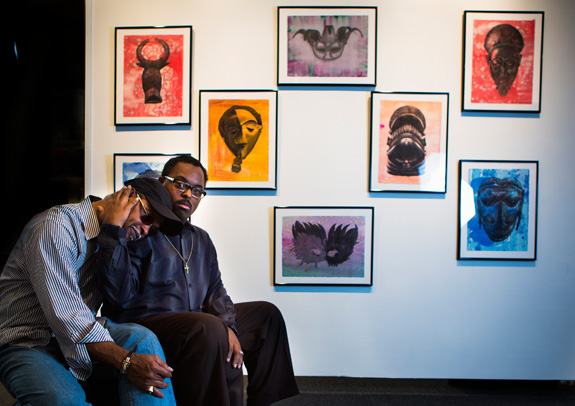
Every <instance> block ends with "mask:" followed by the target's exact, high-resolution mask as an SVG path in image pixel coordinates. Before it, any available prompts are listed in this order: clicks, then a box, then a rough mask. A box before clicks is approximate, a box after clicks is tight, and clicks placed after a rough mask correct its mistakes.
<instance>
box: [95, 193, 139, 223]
mask: <svg viewBox="0 0 575 406" xmlns="http://www.w3.org/2000/svg"><path fill="white" fill-rule="evenodd" d="M137 204H138V197H137V196H136V191H135V190H134V189H133V188H132V187H131V186H124V187H123V188H122V189H120V190H118V191H117V192H116V193H114V194H113V195H111V196H109V197H107V198H106V206H105V207H104V211H103V213H102V216H101V218H100V220H101V222H102V223H108V224H113V225H116V226H120V227H122V226H123V225H124V223H125V222H126V220H127V219H128V217H129V216H130V213H131V212H132V210H133V209H134V207H135V206H136V205H137Z"/></svg>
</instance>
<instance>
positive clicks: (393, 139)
mask: <svg viewBox="0 0 575 406" xmlns="http://www.w3.org/2000/svg"><path fill="white" fill-rule="evenodd" d="M448 111H449V94H448V93H400V92H398V93H378V92H372V93H371V145H370V169H369V191H370V192H431V193H445V192H446V183H447V127H448Z"/></svg>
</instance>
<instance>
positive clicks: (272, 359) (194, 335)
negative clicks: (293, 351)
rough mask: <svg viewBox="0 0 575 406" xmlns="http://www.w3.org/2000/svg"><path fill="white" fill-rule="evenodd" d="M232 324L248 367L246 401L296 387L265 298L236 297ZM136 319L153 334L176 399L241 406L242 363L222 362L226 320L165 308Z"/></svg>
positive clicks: (283, 336)
mask: <svg viewBox="0 0 575 406" xmlns="http://www.w3.org/2000/svg"><path fill="white" fill-rule="evenodd" d="M235 309H236V328H237V331H238V339H239V341H240V344H241V346H242V350H243V352H244V362H245V365H246V369H247V370H248V382H249V384H248V388H247V394H248V401H247V403H248V405H250V406H264V405H269V404H271V403H273V402H276V401H278V400H281V399H285V398H287V397H290V396H294V395H297V394H298V393H299V391H298V388H297V384H296V382H295V378H294V373H293V366H292V363H291V355H290V351H289V343H288V338H287V331H286V327H285V322H284V320H283V317H282V315H281V312H280V311H279V310H278V309H277V307H275V306H274V305H273V304H271V303H268V302H249V303H238V304H236V305H235ZM138 323H140V324H142V325H144V326H146V327H148V328H149V329H150V330H152V331H153V332H154V333H156V335H157V336H158V339H159V340H160V343H161V344H162V347H163V349H164V353H165V355H166V361H167V363H168V365H170V366H171V367H172V368H174V372H173V376H172V384H173V386H174V392H175V395H176V401H177V403H178V405H181V406H186V405H206V406H208V405H209V406H212V405H218V406H227V405H231V406H242V404H243V377H242V370H241V369H233V368H232V367H231V365H230V363H227V362H226V357H227V353H228V348H229V342H228V331H227V326H226V325H225V324H224V323H223V321H221V320H220V319H219V318H217V317H215V316H212V315H210V314H206V313H197V312H194V313H192V312H188V313H169V314H161V315H156V316H151V317H146V318H144V319H141V320H139V321H138Z"/></svg>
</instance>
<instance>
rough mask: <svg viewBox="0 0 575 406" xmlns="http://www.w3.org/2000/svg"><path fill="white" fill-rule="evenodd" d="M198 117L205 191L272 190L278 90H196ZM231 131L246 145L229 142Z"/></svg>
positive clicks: (273, 184)
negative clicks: (197, 94) (239, 135)
mask: <svg viewBox="0 0 575 406" xmlns="http://www.w3.org/2000/svg"><path fill="white" fill-rule="evenodd" d="M199 111H200V122H199V124H200V125H199V128H200V129H199V135H200V136H199V151H200V160H201V161H202V164H203V165H204V166H205V168H206V170H207V171H208V179H210V181H209V183H208V185H207V187H206V189H211V190H232V189H243V190H276V189H277V142H278V140H277V138H278V134H277V111H278V92H277V90H200V110H199ZM226 122H227V123H228V124H226ZM229 125H231V127H233V128H232V129H231V130H230V131H227V130H226V128H228V127H229ZM238 130H239V131H238ZM223 131H225V132H224V133H222V132H223ZM232 131H238V134H243V135H244V136H245V140H243V141H238V140H237V139H235V138H234V139H232V138H233V137H231V135H227V134H231V133H232ZM241 143H243V144H241Z"/></svg>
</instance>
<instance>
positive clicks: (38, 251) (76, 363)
mask: <svg viewBox="0 0 575 406" xmlns="http://www.w3.org/2000/svg"><path fill="white" fill-rule="evenodd" d="M171 208H172V203H171V199H170V196H169V194H168V193H167V192H166V190H165V189H164V188H163V187H162V185H161V184H160V183H159V182H157V181H155V180H151V179H138V180H135V181H133V182H131V183H130V184H129V185H128V186H125V187H124V188H122V189H121V190H120V191H118V192H116V193H114V194H112V195H110V196H107V197H106V198H104V199H99V198H96V197H93V196H90V197H88V198H86V199H85V200H84V201H82V202H81V203H78V204H66V205H63V206H56V207H53V208H51V209H48V210H46V211H45V212H43V213H40V214H38V215H36V216H35V217H33V218H32V220H30V222H29V223H28V224H27V225H26V227H25V228H24V231H23V232H22V235H21V236H20V238H19V240H18V242H17V243H16V246H15V247H14V249H13V250H12V253H11V254H10V257H9V259H8V261H7V263H6V266H5V268H4V270H3V272H2V274H1V276H0V380H1V381H2V383H3V384H4V386H5V387H6V389H7V390H8V391H9V392H10V394H11V395H12V396H13V397H15V398H16V399H17V400H18V404H26V405H27V404H31V405H47V406H51V405H75V406H77V405H88V404H89V403H88V402H90V401H91V399H89V398H88V399H87V397H86V393H85V392H84V390H83V388H82V385H81V384H80V381H85V380H88V378H90V377H92V379H94V375H98V374H99V373H102V374H103V375H106V376H108V377H109V376H111V377H117V378H118V381H117V382H118V385H117V388H118V393H117V394H116V393H108V394H107V396H108V399H109V400H110V402H111V403H115V402H114V399H118V398H119V401H120V404H121V405H156V404H157V405H174V404H175V401H174V398H173V390H172V388H171V386H170V385H169V379H167V380H166V378H170V377H171V372H172V369H171V368H170V367H169V366H168V365H167V364H166V363H165V362H164V360H163V357H164V355H163V352H162V349H161V346H160V344H159V343H158V340H157V338H156V337H155V336H154V335H153V334H152V333H151V332H150V331H149V330H147V329H145V328H143V327H141V326H138V325H136V324H116V323H114V322H112V321H110V320H106V319H103V318H99V317H96V312H97V311H98V309H99V307H100V305H101V303H102V295H101V293H100V291H99V290H98V288H97V281H96V279H97V278H96V272H95V268H96V267H95V263H96V257H97V254H96V253H97V251H98V250H99V244H98V241H97V239H103V240H104V241H105V240H110V239H115V241H116V243H118V244H123V245H124V246H125V245H126V241H127V240H129V241H137V240H140V239H142V238H143V237H145V236H146V235H147V234H148V232H149V231H150V230H151V229H152V228H153V227H156V228H158V229H159V230H161V231H162V232H164V233H167V234H169V235H173V234H178V233H179V232H180V231H181V229H182V223H181V221H180V220H179V219H178V218H177V217H176V216H175V215H174V214H173V212H172V211H171ZM89 381H90V380H88V382H89ZM162 391H163V392H162ZM150 395H153V396H150ZM162 398H163V399H162Z"/></svg>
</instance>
